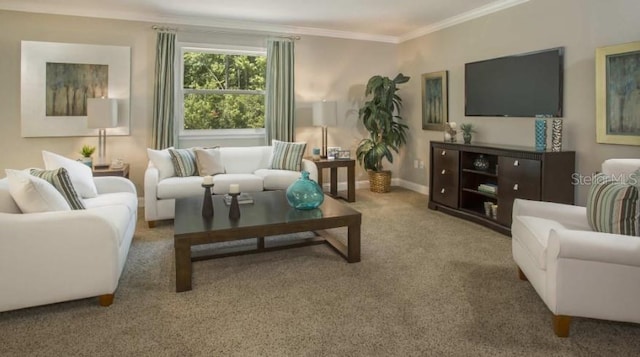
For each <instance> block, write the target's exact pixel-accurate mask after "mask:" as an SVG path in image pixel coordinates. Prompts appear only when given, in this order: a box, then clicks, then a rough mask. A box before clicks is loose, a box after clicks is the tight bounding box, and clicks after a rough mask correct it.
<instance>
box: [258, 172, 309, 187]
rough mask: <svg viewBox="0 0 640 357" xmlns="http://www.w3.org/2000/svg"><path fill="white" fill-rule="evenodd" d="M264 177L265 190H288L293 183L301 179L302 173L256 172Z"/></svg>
mask: <svg viewBox="0 0 640 357" xmlns="http://www.w3.org/2000/svg"><path fill="white" fill-rule="evenodd" d="M254 174H255V175H256V176H260V177H262V181H263V183H262V185H263V187H264V189H265V190H286V189H287V188H289V186H290V185H291V183H293V182H295V181H296V180H297V179H299V178H300V171H290V170H271V169H260V170H256V172H254Z"/></svg>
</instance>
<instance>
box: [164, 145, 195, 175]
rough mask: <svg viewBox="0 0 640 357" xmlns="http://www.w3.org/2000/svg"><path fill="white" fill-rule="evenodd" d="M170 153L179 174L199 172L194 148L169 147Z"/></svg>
mask: <svg viewBox="0 0 640 357" xmlns="http://www.w3.org/2000/svg"><path fill="white" fill-rule="evenodd" d="M169 154H170V155H171V162H173V169H174V170H175V171H176V175H177V176H179V177H188V176H194V175H197V174H198V169H197V167H196V156H195V154H194V153H193V149H169Z"/></svg>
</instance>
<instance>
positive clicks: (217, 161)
mask: <svg viewBox="0 0 640 357" xmlns="http://www.w3.org/2000/svg"><path fill="white" fill-rule="evenodd" d="M193 152H194V153H195V155H196V166H197V167H198V174H199V175H200V176H213V175H217V174H223V173H224V164H223V163H222V156H221V155H220V149H219V148H212V149H201V148H195V149H193Z"/></svg>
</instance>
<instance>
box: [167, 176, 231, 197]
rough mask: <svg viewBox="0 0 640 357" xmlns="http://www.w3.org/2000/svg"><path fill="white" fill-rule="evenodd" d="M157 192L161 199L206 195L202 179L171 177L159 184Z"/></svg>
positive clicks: (196, 177) (198, 177) (197, 177)
mask: <svg viewBox="0 0 640 357" xmlns="http://www.w3.org/2000/svg"><path fill="white" fill-rule="evenodd" d="M218 176H219V175H218ZM214 177H216V176H214ZM157 192H158V194H157V195H158V198H159V199H172V198H183V197H193V196H201V195H203V194H204V188H202V177H200V176H189V177H169V178H168V179H164V180H162V181H160V182H158V187H157Z"/></svg>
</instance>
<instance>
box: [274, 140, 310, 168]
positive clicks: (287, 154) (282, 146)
mask: <svg viewBox="0 0 640 357" xmlns="http://www.w3.org/2000/svg"><path fill="white" fill-rule="evenodd" d="M272 143H273V155H271V163H270V165H269V168H271V169H276V170H291V171H300V169H301V166H302V156H303V155H304V150H305V149H306V148H307V143H288V142H284V141H278V140H273V142H272Z"/></svg>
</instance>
